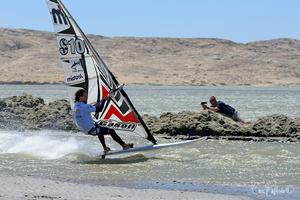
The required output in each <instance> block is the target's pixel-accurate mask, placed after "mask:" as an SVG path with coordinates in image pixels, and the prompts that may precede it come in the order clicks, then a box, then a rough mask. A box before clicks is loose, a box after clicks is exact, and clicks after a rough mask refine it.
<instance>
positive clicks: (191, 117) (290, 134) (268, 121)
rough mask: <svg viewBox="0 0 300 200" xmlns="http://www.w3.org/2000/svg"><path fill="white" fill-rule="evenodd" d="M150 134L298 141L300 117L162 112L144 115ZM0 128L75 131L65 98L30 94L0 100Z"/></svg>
mask: <svg viewBox="0 0 300 200" xmlns="http://www.w3.org/2000/svg"><path fill="white" fill-rule="evenodd" d="M143 119H144V121H145V123H146V124H147V126H148V127H149V129H150V131H151V132H152V133H153V134H163V135H164V136H165V137H167V138H169V137H176V138H186V139H190V138H197V137H206V138H207V139H228V140H245V141H269V142H273V141H284V142H296V141H300V118H290V117H287V116H285V115H271V116H267V117H262V118H259V119H258V120H256V121H254V122H252V123H251V124H241V123H237V122H235V121H233V120H231V119H230V118H227V117H224V116H222V115H220V114H218V113H214V112H207V111H202V112H189V111H184V112H179V113H171V112H167V113H162V114H161V115H160V117H155V116H150V115H144V116H143ZM0 128H1V129H18V130H23V129H35V130H37V129H55V130H72V131H78V129H77V128H76V126H75V125H74V123H73V121H72V114H71V107H70V105H69V102H68V101H67V100H57V101H53V102H50V103H49V104H45V103H44V100H43V99H41V98H37V97H33V96H31V95H27V94H24V95H21V96H13V97H8V98H4V99H0Z"/></svg>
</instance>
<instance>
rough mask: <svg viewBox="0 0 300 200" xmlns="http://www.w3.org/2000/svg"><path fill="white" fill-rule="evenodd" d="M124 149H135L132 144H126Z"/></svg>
mask: <svg viewBox="0 0 300 200" xmlns="http://www.w3.org/2000/svg"><path fill="white" fill-rule="evenodd" d="M122 147H123V150H126V149H130V148H133V144H132V143H128V144H124V145H123V146H122Z"/></svg>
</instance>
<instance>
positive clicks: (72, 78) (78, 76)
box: [67, 74, 83, 82]
mask: <svg viewBox="0 0 300 200" xmlns="http://www.w3.org/2000/svg"><path fill="white" fill-rule="evenodd" d="M79 79H83V76H82V74H79V75H76V76H71V77H69V78H67V82H73V81H77V80H79Z"/></svg>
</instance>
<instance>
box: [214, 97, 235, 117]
mask: <svg viewBox="0 0 300 200" xmlns="http://www.w3.org/2000/svg"><path fill="white" fill-rule="evenodd" d="M217 107H218V108H219V112H220V113H222V114H224V115H226V116H228V117H232V116H233V114H234V112H235V109H234V108H233V107H231V106H230V105H227V104H225V103H224V102H223V101H218V105H217Z"/></svg>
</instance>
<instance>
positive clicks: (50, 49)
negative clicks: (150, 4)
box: [0, 28, 300, 85]
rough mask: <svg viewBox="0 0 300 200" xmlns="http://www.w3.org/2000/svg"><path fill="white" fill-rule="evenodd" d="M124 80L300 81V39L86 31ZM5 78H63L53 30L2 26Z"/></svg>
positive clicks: (0, 79)
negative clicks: (241, 39)
mask: <svg viewBox="0 0 300 200" xmlns="http://www.w3.org/2000/svg"><path fill="white" fill-rule="evenodd" d="M88 37H89V39H90V40H91V42H92V43H93V44H94V46H95V47H96V49H97V50H98V51H99V52H100V54H101V55H102V57H103V58H104V60H106V63H107V64H108V66H109V68H110V69H111V71H112V72H113V73H114V74H115V75H116V77H117V79H118V80H119V82H121V83H127V84H133V83H138V84H168V85H174V84H177V85H290V84H300V41H299V40H295V39H274V40H268V41H257V42H251V43H246V44H242V43H235V42H232V41H229V40H222V39H206V38H194V39H185V38H136V37H112V38H109V37H103V36H96V35H88ZM0 54H1V56H0V70H1V73H0V82H1V83H6V82H9V83H24V82H27V83H28V82H30V83H62V82H63V69H62V67H61V64H60V61H59V58H58V53H57V46H56V39H55V36H54V34H53V33H50V32H43V31H33V30H23V29H4V28H1V29H0Z"/></svg>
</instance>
